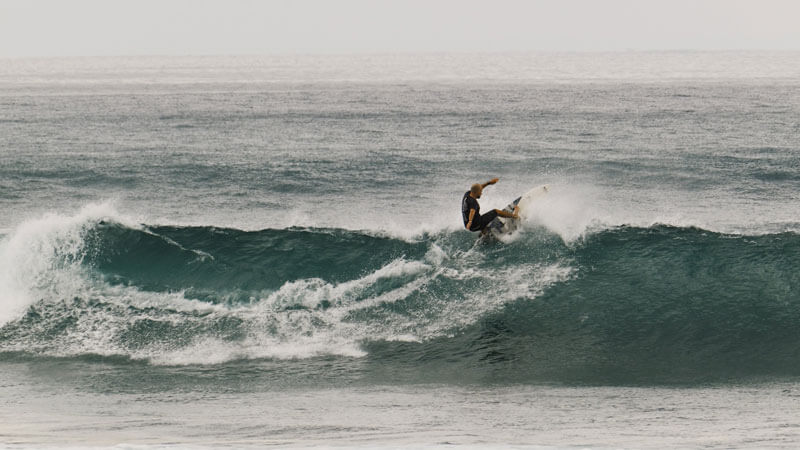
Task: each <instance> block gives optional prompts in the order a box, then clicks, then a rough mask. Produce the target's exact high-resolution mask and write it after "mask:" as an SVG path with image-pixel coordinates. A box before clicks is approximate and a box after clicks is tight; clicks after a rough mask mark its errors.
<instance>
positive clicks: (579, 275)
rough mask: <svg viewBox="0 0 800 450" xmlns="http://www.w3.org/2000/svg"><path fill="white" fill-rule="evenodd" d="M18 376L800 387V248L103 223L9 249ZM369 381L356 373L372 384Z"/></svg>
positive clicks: (612, 234)
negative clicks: (127, 364) (140, 371)
mask: <svg viewBox="0 0 800 450" xmlns="http://www.w3.org/2000/svg"><path fill="white" fill-rule="evenodd" d="M0 264H2V265H3V268H2V269H3V270H2V273H3V277H2V278H0V284H2V285H1V286H0V288H2V294H1V295H2V298H0V300H2V303H0V305H2V310H0V320H2V322H1V323H2V328H0V352H2V355H5V356H3V357H5V358H10V357H25V358H39V357H65V358H73V357H86V356H97V355H99V356H102V357H111V356H113V357H122V358H123V360H129V361H144V362H145V363H147V364H154V365H186V364H202V365H215V364H222V363H226V362H230V361H242V360H273V361H285V363H286V364H291V363H292V361H295V362H296V361H302V360H308V359H310V358H320V357H322V358H343V359H342V361H343V364H345V365H347V361H350V362H351V363H352V365H353V367H356V366H357V367H358V370H359V371H366V373H367V375H368V378H369V377H377V378H381V377H391V378H392V379H397V378H402V379H407V380H408V381H414V382H427V381H452V380H457V379H464V380H466V381H485V382H523V383H528V382H567V383H571V382H578V383H584V382H586V383H637V382H663V383H675V382H698V381H700V382H705V381H716V380H728V379H739V378H742V377H745V378H747V377H783V376H798V375H800V328H799V327H798V326H797V324H798V323H800V236H798V235H797V234H795V233H789V232H787V233H781V234H765V235H759V236H747V235H728V234H720V233H715V232H711V231H706V230H702V229H698V228H684V227H673V226H667V225H655V226H651V227H626V226H622V227H614V228H606V229H600V230H597V231H595V232H592V233H588V234H586V235H584V236H583V237H582V238H580V239H578V240H576V241H574V242H566V243H565V242H564V240H562V239H561V237H559V236H558V235H557V234H554V233H552V232H550V231H548V230H547V229H546V228H543V227H536V226H530V227H528V228H527V229H526V230H525V231H523V232H521V233H519V234H518V235H516V236H513V237H512V238H511V239H510V240H509V241H508V242H478V243H476V242H475V237H474V235H470V234H468V233H465V232H439V233H436V234H424V235H422V236H419V237H417V238H415V239H411V240H404V239H397V238H392V237H387V236H381V235H374V234H369V233H365V232H357V231H347V230H341V229H314V228H289V229H280V230H274V229H267V230H261V231H242V230H237V229H231V228H215V227H204V226H192V227H188V226H146V225H139V224H136V223H132V222H131V221H129V220H126V219H124V218H123V217H121V216H120V215H118V214H116V213H114V212H113V211H109V210H107V209H104V208H102V207H100V208H95V209H91V208H89V209H84V210H83V211H82V212H81V213H79V214H78V215H76V216H74V217H61V216H48V217H45V218H43V219H39V220H36V221H31V222H27V223H25V224H23V225H21V226H20V227H19V228H18V229H16V230H15V231H12V232H11V233H10V234H9V235H7V236H5V238H4V239H3V241H2V243H0ZM354 370H355V369H354Z"/></svg>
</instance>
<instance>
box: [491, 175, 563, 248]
mask: <svg viewBox="0 0 800 450" xmlns="http://www.w3.org/2000/svg"><path fill="white" fill-rule="evenodd" d="M548 191H550V186H548V185H546V184H543V185H541V186H536V187H535V188H533V189H531V190H529V191H528V192H526V193H524V194H522V195H521V196H519V197H518V198H517V199H515V200H514V201H513V202H511V203H509V204H508V206H506V207H505V208H503V211H508V212H510V213H513V212H514V209H515V208H519V209H518V214H519V220H515V219H506V218H504V217H497V218H496V219H494V220H493V221H491V222H489V225H488V226H487V227H486V229H487V230H488V232H489V233H490V234H492V235H493V236H494V237H500V236H502V235H504V234H508V233H512V232H514V231H515V230H517V229H518V228H519V227H520V222H522V221H523V220H525V219H526V218H528V217H530V215H529V214H530V213H531V211H532V210H533V203H534V202H535V201H536V200H537V199H539V198H541V197H542V196H543V195H545V194H547V192H548Z"/></svg>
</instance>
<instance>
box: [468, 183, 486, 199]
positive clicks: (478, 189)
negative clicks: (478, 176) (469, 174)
mask: <svg viewBox="0 0 800 450" xmlns="http://www.w3.org/2000/svg"><path fill="white" fill-rule="evenodd" d="M469 192H470V193H471V194H472V196H473V197H475V198H481V193H483V186H481V185H480V184H478V183H475V184H473V185H472V187H471V188H469Z"/></svg>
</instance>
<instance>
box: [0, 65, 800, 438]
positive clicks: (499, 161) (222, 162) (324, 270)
mask: <svg viewBox="0 0 800 450" xmlns="http://www.w3.org/2000/svg"><path fill="white" fill-rule="evenodd" d="M493 177H499V178H500V182H499V183H498V184H497V185H495V186H491V187H488V188H487V189H486V190H485V193H484V195H483V197H482V198H481V200H480V202H481V206H482V208H483V209H482V210H483V211H487V210H489V209H491V208H502V207H503V206H505V205H506V204H507V203H508V202H510V201H511V200H513V199H514V198H515V197H517V196H519V195H520V194H522V193H523V192H525V191H527V190H528V189H530V188H532V187H534V186H538V185H541V184H548V185H549V186H550V192H549V194H548V195H546V196H545V197H542V198H541V199H540V200H539V201H538V202H537V203H536V205H535V210H533V211H530V213H529V217H528V218H527V219H526V220H525V222H524V223H523V228H522V230H521V231H519V232H516V233H514V234H512V235H510V236H506V237H504V238H503V239H501V240H499V241H480V240H478V239H477V236H476V235H475V234H472V233H469V232H467V231H465V230H463V226H462V223H461V217H460V199H461V196H462V195H463V193H464V192H465V191H466V190H467V189H468V188H469V186H470V184H472V183H475V182H484V181H486V180H488V179H490V178H493ZM798 192H800V54H798V53H765V52H760V53H759V52H751V53H734V52H729V53H680V52H678V53H668V52H667V53H613V54H557V53H553V54H507V55H466V54H456V55H451V54H441V55H372V56H357V57H356V56H350V57H344V56H320V57H312V56H302V57H288V56H284V57H277V56H276V57H213V58H212V57H206V58H199V57H197V58H196V57H181V58H143V57H142V58H73V59H63V60H59V59H47V60H34V59H18V60H15V59H10V60H0V447H3V446H7V447H10V448H15V449H16V448H39V447H49V446H62V445H66V446H70V447H84V446H88V447H93V446H101V447H110V446H116V445H133V446H136V448H140V447H144V448H150V447H157V448H161V447H168V448H173V447H209V448H212V447H214V448H216V447H248V446H265V445H280V446H291V447H309V446H346V447H361V448H374V447H379V448H380V447H395V446H414V447H424V448H440V447H442V448H450V446H451V445H453V444H454V445H462V446H469V447H492V448H496V447H515V448H516V447H529V446H530V447H533V448H571V447H581V448H587V447H588V448H609V447H613V448H617V447H623V448H663V447H787V448H789V447H797V446H798V445H800V415H798V414H797V411H798V410H799V409H798V408H800V202H799V201H798V200H799V198H798Z"/></svg>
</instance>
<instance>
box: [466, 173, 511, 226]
mask: <svg viewBox="0 0 800 450" xmlns="http://www.w3.org/2000/svg"><path fill="white" fill-rule="evenodd" d="M497 181H498V179H497V178H492V179H491V180H489V181H487V182H486V183H483V184H480V183H475V184H473V185H472V187H471V188H470V189H469V190H468V191H467V192H465V193H464V198H462V199H461V216H462V218H463V219H464V228H466V229H467V230H469V231H480V232H481V233H485V232H486V231H485V230H486V226H487V225H489V222H491V221H492V220H494V219H495V218H496V217H497V216H500V217H508V218H510V219H519V215H518V211H517V208H514V213H510V212H508V211H502V210H499V209H493V210H491V211H489V212H488V213H486V214H484V215H481V205H479V204H478V199H479V198H481V194H482V193H483V189H484V188H485V187H486V186H489V185H491V184H495V183H497Z"/></svg>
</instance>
